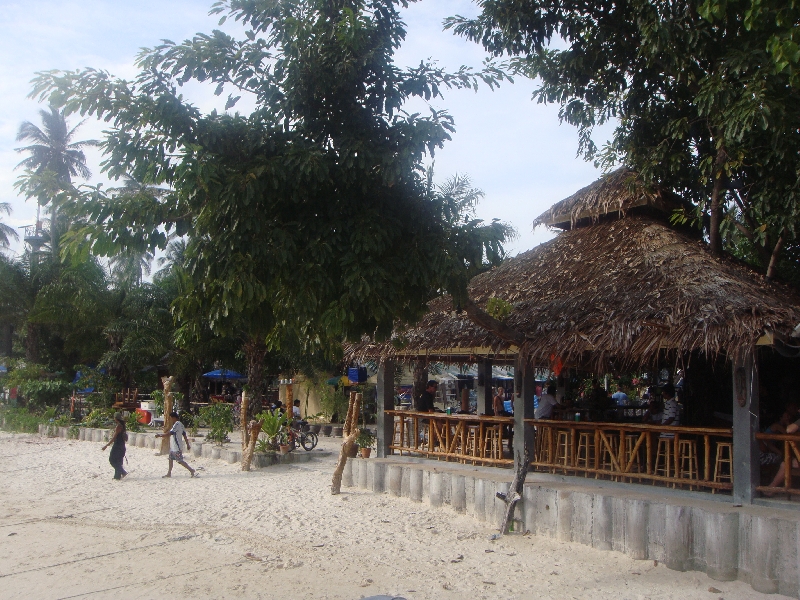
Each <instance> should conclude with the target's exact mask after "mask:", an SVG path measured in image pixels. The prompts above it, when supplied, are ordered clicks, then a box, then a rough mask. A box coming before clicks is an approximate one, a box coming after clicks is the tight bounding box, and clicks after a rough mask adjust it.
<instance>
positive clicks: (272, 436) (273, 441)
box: [256, 410, 289, 452]
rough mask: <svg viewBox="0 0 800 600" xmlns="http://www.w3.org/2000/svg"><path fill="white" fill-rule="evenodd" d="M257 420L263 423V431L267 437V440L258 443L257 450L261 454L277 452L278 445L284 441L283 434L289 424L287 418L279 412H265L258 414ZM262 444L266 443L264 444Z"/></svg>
mask: <svg viewBox="0 0 800 600" xmlns="http://www.w3.org/2000/svg"><path fill="white" fill-rule="evenodd" d="M256 419H257V420H259V421H261V431H262V433H263V434H264V436H265V437H266V439H264V440H259V441H258V442H257V444H256V448H257V449H258V450H259V451H260V452H265V451H268V450H277V448H278V444H280V443H281V441H282V434H283V432H284V430H285V428H286V427H287V426H288V423H289V420H288V418H287V416H286V415H285V414H284V413H281V412H280V411H277V410H276V411H274V412H273V411H269V410H265V411H264V412H262V413H259V414H257V415H256ZM261 442H264V443H263V444H262V443H261Z"/></svg>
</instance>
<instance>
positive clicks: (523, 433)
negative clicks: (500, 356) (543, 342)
mask: <svg viewBox="0 0 800 600" xmlns="http://www.w3.org/2000/svg"><path fill="white" fill-rule="evenodd" d="M535 386H536V379H535V378H534V374H533V367H532V366H531V365H530V364H529V363H528V362H527V361H526V360H525V359H523V358H521V357H520V356H519V355H518V356H517V362H516V364H515V366H514V468H517V460H519V459H520V458H521V457H523V456H528V458H529V459H532V458H533V426H532V425H530V424H528V423H525V419H533V393H534V390H535Z"/></svg>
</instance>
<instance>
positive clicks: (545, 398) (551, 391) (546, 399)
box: [533, 385, 559, 419]
mask: <svg viewBox="0 0 800 600" xmlns="http://www.w3.org/2000/svg"><path fill="white" fill-rule="evenodd" d="M555 406H559V404H558V400H556V386H554V385H550V386H548V387H547V392H546V393H544V394H542V397H541V398H539V406H537V407H536V410H535V411H534V412H533V418H534V419H549V418H550V417H552V416H553V407H555Z"/></svg>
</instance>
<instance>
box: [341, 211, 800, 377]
mask: <svg viewBox="0 0 800 600" xmlns="http://www.w3.org/2000/svg"><path fill="white" fill-rule="evenodd" d="M468 291H469V296H470V298H471V299H472V300H473V301H474V302H475V303H476V304H477V305H478V306H481V307H484V308H485V306H486V303H487V301H488V300H489V298H491V297H492V296H497V297H499V298H502V299H503V300H505V301H506V302H509V303H510V304H511V305H512V311H511V313H510V314H509V315H508V316H507V317H506V319H505V320H504V322H505V323H506V324H507V325H508V326H509V327H512V328H514V329H516V330H518V331H521V332H523V333H524V334H525V337H526V339H525V342H524V343H523V344H522V346H521V347H520V348H519V351H520V352H522V353H523V354H524V355H527V356H528V357H529V358H530V359H531V360H532V361H534V362H535V363H536V364H549V363H550V362H552V360H553V358H554V357H558V358H560V359H561V360H562V361H563V362H564V363H565V364H584V365H585V364H586V363H587V361H588V362H590V363H591V365H592V366H594V367H596V368H598V369H600V368H606V367H607V366H608V365H609V364H610V363H611V362H613V364H614V365H616V366H617V367H618V368H621V367H622V365H631V366H632V365H638V364H644V363H646V362H648V361H650V360H652V359H653V358H654V357H655V356H657V355H658V353H659V351H661V350H664V349H672V350H676V351H680V352H687V353H688V352H692V351H695V350H700V351H702V352H704V353H706V354H709V355H716V354H718V353H722V352H728V353H730V352H738V351H739V350H741V349H744V348H746V347H750V346H752V345H753V344H754V343H755V342H756V341H757V340H758V339H759V338H760V337H761V336H762V335H763V334H764V333H765V332H775V333H777V334H778V335H779V336H782V335H789V334H790V333H791V332H792V330H793V329H794V327H795V326H796V325H797V324H798V323H800V298H798V296H797V294H796V293H795V292H794V291H793V290H791V289H790V288H788V287H786V286H783V285H781V284H778V283H774V282H769V281H768V280H766V278H765V277H763V276H762V275H760V274H758V273H756V272H754V271H753V270H752V269H750V268H749V267H747V266H745V265H743V264H741V263H740V262H738V261H736V260H733V259H730V258H716V257H713V256H712V255H711V254H710V252H709V251H708V249H707V247H706V246H705V244H704V243H703V242H702V241H699V240H695V239H692V238H690V237H688V236H686V235H684V234H682V233H680V232H678V231H676V230H674V229H671V228H670V227H669V226H668V225H666V224H665V223H663V222H661V221H659V220H657V219H653V218H650V217H646V216H643V215H629V216H628V217H626V218H624V219H618V220H614V221H608V222H601V223H598V224H596V225H594V226H592V227H583V228H577V229H572V230H569V231H565V232H563V233H561V234H559V235H558V236H556V237H555V238H554V239H552V240H550V241H548V242H545V243H543V244H541V245H540V246H538V247H536V248H534V249H532V250H529V251H527V252H524V253H521V254H519V255H517V256H516V257H513V258H510V259H508V260H506V261H505V262H503V263H502V264H501V265H499V266H498V267H495V268H494V269H492V270H491V271H489V272H486V273H483V274H481V275H478V276H477V277H475V278H473V280H472V281H471V282H470V284H469V288H468ZM429 309H430V310H429V312H428V313H427V314H426V315H425V317H424V318H423V319H422V320H421V321H420V323H419V324H417V325H416V326H414V327H410V328H407V329H405V330H403V331H399V330H398V331H396V332H395V334H394V336H393V340H390V341H389V342H387V343H385V344H374V343H372V342H370V341H369V340H362V342H359V343H358V344H351V345H348V346H347V347H346V348H345V353H346V354H347V355H349V356H350V357H352V358H364V357H366V356H370V357H372V358H375V357H384V358H389V357H394V358H402V357H406V358H407V357H411V356H433V355H434V354H437V353H438V354H437V355H442V354H443V352H442V350H447V349H450V350H453V349H461V354H459V356H461V355H464V356H468V355H469V353H470V348H481V349H483V351H484V352H486V351H487V349H488V350H489V351H491V352H498V353H501V352H503V351H504V350H506V349H508V344H507V343H505V342H503V341H502V340H500V339H499V338H498V337H497V336H495V335H493V334H492V333H491V332H489V331H486V330H485V329H483V328H481V327H479V326H477V325H475V324H474V323H472V322H471V321H470V320H469V319H468V318H467V316H466V314H465V313H461V314H456V313H455V312H454V311H453V306H452V301H451V299H450V298H449V297H448V296H442V297H440V298H436V299H434V300H432V301H431V302H430V303H429ZM456 354H458V353H456Z"/></svg>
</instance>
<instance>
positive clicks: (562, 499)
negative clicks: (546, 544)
mask: <svg viewBox="0 0 800 600" xmlns="http://www.w3.org/2000/svg"><path fill="white" fill-rule="evenodd" d="M557 498H558V500H557V502H558V513H557V519H558V520H557V525H556V539H558V540H559V541H561V542H571V541H572V508H573V506H572V492H570V491H567V490H559V491H558V497H557ZM590 514H591V513H590Z"/></svg>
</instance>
